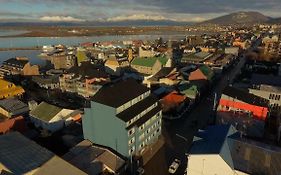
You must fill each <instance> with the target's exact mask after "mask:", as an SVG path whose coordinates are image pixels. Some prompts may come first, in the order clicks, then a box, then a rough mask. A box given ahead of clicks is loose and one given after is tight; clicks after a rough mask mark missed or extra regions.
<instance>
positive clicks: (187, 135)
mask: <svg viewBox="0 0 281 175" xmlns="http://www.w3.org/2000/svg"><path fill="white" fill-rule="evenodd" d="M244 63H245V58H244V57H242V58H240V61H239V62H238V64H237V65H235V66H234V67H232V68H230V69H229V70H228V71H227V72H226V73H224V75H223V76H222V77H221V79H220V80H219V81H218V82H217V83H216V85H215V86H214V87H213V89H212V90H211V93H210V94H208V95H205V97H203V98H202V100H201V101H200V102H199V103H198V104H197V105H196V107H195V108H194V109H193V110H192V111H191V112H189V113H187V114H186V115H185V116H184V117H183V118H181V119H179V120H177V121H164V122H163V127H162V128H163V131H162V133H163V136H164V138H165V142H166V143H165V146H164V147H163V149H161V150H160V151H159V152H158V153H157V155H156V156H155V157H154V158H153V159H152V160H151V161H150V162H149V163H148V165H147V166H146V167H145V169H146V173H145V174H151V175H157V174H158V173H156V172H155V169H157V168H155V167H159V169H160V168H161V169H164V170H165V169H166V173H167V174H168V166H169V165H170V164H171V162H172V161H173V159H174V158H179V159H180V160H181V161H182V164H181V166H180V168H179V170H178V172H177V174H183V172H184V170H185V168H186V164H187V162H186V156H185V153H188V152H189V149H190V147H191V144H192V140H193V136H194V135H195V134H196V133H197V131H198V129H199V128H200V129H202V128H204V127H206V126H207V125H208V124H209V123H211V122H212V121H214V112H213V100H214V96H215V95H214V94H215V93H217V95H218V96H220V95H221V92H222V90H223V89H224V88H225V87H226V86H227V85H228V82H229V80H230V82H231V81H232V80H233V79H234V77H235V76H236V75H237V74H238V73H239V72H240V70H241V68H242V67H243V65H244ZM194 121H198V125H197V126H195V125H194V124H193V123H194ZM160 159H161V161H159V160H160ZM163 159H165V160H166V163H164V164H163V162H162V160H163ZM160 162H162V163H160ZM151 167H153V169H154V170H151ZM159 175H160V174H159ZM161 175H164V174H163V171H161Z"/></svg>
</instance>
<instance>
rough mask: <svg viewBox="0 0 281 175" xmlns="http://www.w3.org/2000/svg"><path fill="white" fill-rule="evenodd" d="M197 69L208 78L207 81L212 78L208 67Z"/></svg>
mask: <svg viewBox="0 0 281 175" xmlns="http://www.w3.org/2000/svg"><path fill="white" fill-rule="evenodd" d="M199 69H200V71H201V72H202V73H203V74H204V75H205V76H206V77H207V78H208V80H211V79H212V78H213V76H214V72H213V70H212V69H211V68H210V67H208V66H206V65H203V66H200V67H199Z"/></svg>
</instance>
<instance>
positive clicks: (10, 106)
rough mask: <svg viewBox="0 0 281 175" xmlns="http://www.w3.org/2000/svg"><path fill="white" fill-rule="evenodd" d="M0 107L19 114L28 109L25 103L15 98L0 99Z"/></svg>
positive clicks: (13, 113)
mask: <svg viewBox="0 0 281 175" xmlns="http://www.w3.org/2000/svg"><path fill="white" fill-rule="evenodd" d="M0 107H2V108H3V109H5V110H6V111H8V112H11V113H12V115H19V114H23V113H26V112H28V111H29V108H28V106H27V104H25V103H23V102H22V101H20V100H18V99H15V98H8V99H4V100H0Z"/></svg>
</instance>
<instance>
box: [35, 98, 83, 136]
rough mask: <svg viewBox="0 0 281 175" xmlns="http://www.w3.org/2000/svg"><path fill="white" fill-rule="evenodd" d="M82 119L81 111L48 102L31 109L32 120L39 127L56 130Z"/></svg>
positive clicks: (51, 130) (50, 130)
mask: <svg viewBox="0 0 281 175" xmlns="http://www.w3.org/2000/svg"><path fill="white" fill-rule="evenodd" d="M80 119H81V114H80V111H77V110H70V109H62V108H59V107H57V106H54V105H51V104H48V103H46V102H42V103H40V104H39V105H38V106H36V107H35V108H34V109H33V110H31V111H30V120H31V121H32V123H34V125H35V126H36V127H38V128H42V129H44V130H47V131H49V132H55V131H58V130H60V129H62V128H63V127H64V126H67V125H69V124H70V123H72V122H75V121H78V120H80Z"/></svg>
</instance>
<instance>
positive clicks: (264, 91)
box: [248, 85, 281, 109]
mask: <svg viewBox="0 0 281 175" xmlns="http://www.w3.org/2000/svg"><path fill="white" fill-rule="evenodd" d="M248 90H249V92H250V93H251V94H254V95H256V96H259V97H261V98H264V99H267V100H268V101H269V103H270V108H271V109H279V108H280V107H281V88H280V87H273V86H270V85H261V86H259V89H252V88H249V89H248Z"/></svg>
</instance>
